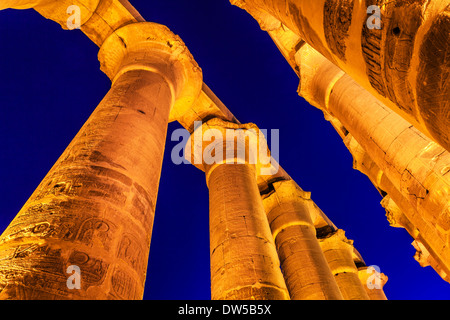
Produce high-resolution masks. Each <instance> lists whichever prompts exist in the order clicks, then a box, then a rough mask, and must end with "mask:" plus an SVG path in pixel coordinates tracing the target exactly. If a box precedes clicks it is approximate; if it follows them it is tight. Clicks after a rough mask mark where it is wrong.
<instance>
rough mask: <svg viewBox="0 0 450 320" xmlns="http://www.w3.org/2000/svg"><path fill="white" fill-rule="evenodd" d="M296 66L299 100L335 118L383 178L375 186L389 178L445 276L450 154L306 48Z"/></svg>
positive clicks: (299, 53)
mask: <svg viewBox="0 0 450 320" xmlns="http://www.w3.org/2000/svg"><path fill="white" fill-rule="evenodd" d="M296 60H297V63H298V65H301V69H300V74H301V76H300V79H301V83H300V88H299V89H300V94H301V95H302V96H303V97H304V98H305V99H306V100H307V101H308V102H310V103H311V104H313V105H314V106H317V107H318V108H320V109H321V110H324V111H326V112H329V113H330V114H331V115H332V116H334V117H336V118H338V119H339V121H340V122H341V123H342V125H343V126H344V127H345V128H346V130H348V132H349V133H350V134H351V135H352V136H353V137H354V139H355V140H356V141H357V142H358V144H359V145H360V146H361V147H362V149H363V150H364V151H365V152H367V154H368V156H369V157H370V159H372V160H373V162H374V163H375V164H376V165H377V167H378V168H379V172H381V173H382V174H381V175H380V174H377V175H376V176H375V177H374V178H375V179H376V180H380V182H379V183H381V182H382V181H383V180H384V178H383V177H385V178H387V179H388V180H389V181H390V182H389V184H391V185H392V187H393V189H395V190H392V191H391V190H386V191H388V193H390V194H393V193H394V192H395V193H398V194H399V196H401V197H402V198H404V200H405V201H407V202H409V206H410V207H411V208H413V211H415V212H412V213H411V214H409V213H408V211H405V214H408V219H409V220H410V221H411V222H412V223H413V224H414V226H415V227H416V228H419V229H420V233H421V234H422V235H423V237H424V238H426V242H427V243H429V244H430V246H432V251H433V252H434V255H435V257H436V258H437V260H441V261H442V262H443V264H444V265H445V266H444V269H447V270H448V269H449V265H450V260H449V259H448V257H447V256H448V254H447V253H448V250H446V248H447V247H448V243H449V236H448V235H449V230H450V221H449V219H448V216H449V212H450V211H449V210H450V207H449V202H448V198H449V190H450V180H449V176H448V171H449V166H448V163H449V160H450V153H449V152H448V151H446V150H445V149H444V148H442V147H441V146H439V145H438V144H437V143H435V142H433V141H431V140H430V139H428V138H427V137H426V136H425V135H423V134H422V133H420V132H419V131H418V130H417V129H416V128H414V127H413V126H412V125H411V124H410V123H408V122H407V121H406V120H404V119H403V118H401V117H400V116H398V115H397V114H395V113H394V112H393V111H391V110H390V109H388V108H387V107H386V106H384V105H383V104H382V103H380V101H378V100H377V99H376V98H375V97H373V96H372V95H371V94H370V93H368V92H367V91H365V90H364V89H363V88H362V87H361V86H359V85H358V84H357V83H355V82H354V81H353V80H352V79H351V78H350V77H349V76H348V75H346V74H344V73H343V72H342V71H341V70H339V69H338V68H337V67H336V66H334V65H333V64H332V63H330V62H329V61H327V60H326V59H325V58H324V57H323V56H321V55H320V54H319V53H318V52H317V51H315V50H314V49H312V48H311V47H310V46H307V45H304V46H302V47H301V48H300V49H299V50H298V52H297V54H296ZM380 187H381V188H384V187H383V186H381V185H380ZM390 189H392V188H390ZM396 190H397V191H396ZM396 199H398V197H396ZM399 203H400V202H398V203H397V204H399ZM430 252H431V251H430Z"/></svg>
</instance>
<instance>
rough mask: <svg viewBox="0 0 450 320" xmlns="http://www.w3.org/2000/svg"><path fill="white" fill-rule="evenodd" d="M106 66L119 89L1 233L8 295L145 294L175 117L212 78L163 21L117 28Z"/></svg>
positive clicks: (1, 291) (1, 292) (2, 278)
mask: <svg viewBox="0 0 450 320" xmlns="http://www.w3.org/2000/svg"><path fill="white" fill-rule="evenodd" d="M99 60H100V62H101V65H102V69H103V70H104V71H105V73H106V74H107V75H108V76H109V77H110V78H111V79H112V81H113V84H112V87H111V90H110V91H109V92H108V94H107V95H106V96H105V98H104V99H103V100H102V101H101V102H100V104H99V105H98V107H97V108H96V110H95V111H94V112H93V114H92V115H91V116H90V118H89V119H88V121H87V122H86V123H85V125H84V126H83V127H82V128H81V130H80V132H79V133H78V134H77V135H76V137H75V138H74V139H73V141H72V142H71V143H70V145H69V146H68V147H67V149H66V150H65V151H64V153H63V154H62V156H61V157H60V158H59V159H58V161H57V162H56V164H55V165H54V166H53V167H52V168H51V170H50V172H49V173H48V174H47V175H46V177H45V178H44V180H43V181H42V182H41V184H40V185H39V186H38V188H37V189H36V191H35V192H34V193H33V194H32V196H31V197H30V199H29V200H28V201H27V202H26V204H25V205H24V207H23V208H22V209H21V210H20V212H19V213H18V215H17V216H16V217H15V219H14V220H13V221H12V223H11V224H10V225H9V227H8V228H7V229H6V231H5V232H4V233H3V234H2V235H1V237H0V298H2V299H141V298H142V296H143V291H144V282H145V277H146V270H147V261H148V254H149V247H150V240H151V232H152V225H153V218H154V213H155V205H156V198H157V193H158V185H159V178H160V173H161V166H162V160H163V153H164V145H165V139H166V130H167V123H168V119H169V114H170V113H171V109H173V110H172V112H174V111H175V110H178V111H180V110H183V109H184V108H186V107H189V104H190V103H192V102H193V101H194V99H195V98H196V96H197V95H198V94H199V92H200V89H201V84H202V77H201V72H200V69H199V68H198V67H197V64H196V63H195V61H194V60H193V58H192V56H191V55H190V54H189V52H188V50H187V49H186V47H185V46H184V44H183V42H182V41H181V40H180V39H179V38H178V37H177V36H175V35H174V34H172V33H171V32H170V30H168V29H167V28H166V27H164V26H161V25H158V24H154V23H136V24H130V25H127V26H125V27H123V28H121V29H119V30H116V32H115V33H114V34H113V35H111V36H110V37H109V38H108V39H107V40H106V41H105V43H104V44H103V46H102V47H101V49H100V52H99ZM69 266H76V267H78V268H79V270H80V279H81V288H80V289H69V287H68V285H67V280H68V278H69V276H71V274H68V273H67V269H68V267H69Z"/></svg>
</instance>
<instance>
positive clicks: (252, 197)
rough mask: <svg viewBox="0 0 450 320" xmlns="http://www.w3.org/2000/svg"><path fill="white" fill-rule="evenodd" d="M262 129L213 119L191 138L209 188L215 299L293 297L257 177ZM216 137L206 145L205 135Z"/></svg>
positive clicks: (206, 137)
mask: <svg viewBox="0 0 450 320" xmlns="http://www.w3.org/2000/svg"><path fill="white" fill-rule="evenodd" d="M208 129H209V130H208ZM258 131H259V130H258V128H257V127H256V126H255V125H253V124H247V125H237V124H234V123H230V122H225V121H222V120H220V119H218V118H214V119H211V120H209V121H208V122H207V123H205V124H203V125H202V126H201V127H198V128H197V129H196V130H195V131H194V133H193V134H192V135H191V139H190V141H188V145H191V146H192V149H191V152H192V156H193V158H194V159H190V160H191V162H192V163H193V164H194V165H195V166H196V167H198V168H199V169H202V170H204V171H205V173H206V181H207V185H208V188H209V205H210V209H209V210H210V222H209V223H210V250H211V297H212V299H213V300H222V299H225V300H279V299H289V294H288V291H287V289H286V285H285V282H284V279H283V275H282V273H281V270H280V262H279V259H278V256H277V252H276V248H275V244H274V240H273V237H272V234H271V232H270V227H269V224H268V221H267V217H266V214H265V212H264V207H263V204H262V200H261V196H260V194H259V190H258V185H257V182H256V181H257V180H256V179H257V175H258V174H259V173H260V172H261V167H260V166H259V165H258V164H257V163H256V162H255V161H254V160H255V159H252V152H254V151H255V149H254V146H255V143H257V140H258V135H259V134H258ZM234 134H236V135H237V136H238V138H237V141H235V139H234V137H233V136H232V135H234ZM213 136H214V141H213V142H212V143H210V142H208V143H206V145H205V143H203V144H202V137H203V141H205V142H206V141H211V139H212V137H213ZM246 143H247V144H249V147H248V148H247V147H246ZM241 151H242V152H241Z"/></svg>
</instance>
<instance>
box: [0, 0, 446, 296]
mask: <svg viewBox="0 0 450 320" xmlns="http://www.w3.org/2000/svg"><path fill="white" fill-rule="evenodd" d="M130 2H131V3H132V4H133V5H134V6H135V7H136V9H137V10H138V11H139V12H140V13H141V15H142V16H143V17H144V18H145V19H146V20H147V21H152V22H158V23H161V24H165V25H167V26H168V27H169V28H170V29H171V30H172V31H173V32H175V33H177V34H178V35H180V36H181V38H182V39H183V40H184V42H185V43H186V44H187V45H188V47H189V49H190V51H191V52H192V54H193V55H194V57H195V58H196V60H197V62H198V63H199V65H200V66H201V67H202V69H203V74H204V81H205V83H206V84H207V85H208V86H209V87H210V88H211V89H212V90H213V91H214V92H215V94H216V95H217V96H218V97H219V98H220V99H221V100H222V101H223V102H224V103H225V105H226V106H227V107H228V108H229V109H230V110H231V111H232V112H233V114H234V115H235V116H236V117H237V118H238V119H239V120H240V121H241V122H242V123H245V122H254V123H256V124H257V125H258V126H259V127H260V128H262V129H268V130H270V129H279V130H280V164H281V166H282V167H283V168H284V169H285V170H286V171H287V172H288V173H289V174H290V175H291V176H292V178H293V179H294V180H295V181H296V182H297V183H298V184H299V185H300V186H301V187H302V188H303V189H304V190H307V191H311V192H312V197H313V199H314V201H315V202H316V203H317V204H318V205H319V207H321V209H322V210H323V211H324V212H325V214H326V215H327V216H328V217H330V219H332V221H333V222H334V223H335V224H336V225H337V226H338V227H340V228H342V229H344V230H345V231H346V235H347V237H348V238H349V239H353V240H354V241H355V242H354V244H355V246H356V247H357V249H358V250H359V251H360V253H361V254H362V256H363V258H364V259H365V261H366V263H367V265H378V266H379V268H380V269H381V272H383V273H385V274H386V275H387V276H388V277H389V281H388V282H387V284H386V286H385V292H386V295H387V297H388V298H389V299H450V284H448V283H447V282H445V281H443V280H442V279H441V278H440V277H439V276H438V275H437V273H436V272H435V271H434V270H433V269H431V267H427V268H422V267H420V266H419V264H418V263H417V262H416V261H415V260H414V259H413V255H414V252H415V250H414V248H413V247H412V246H411V242H412V241H413V239H412V238H411V237H410V236H409V235H408V233H407V232H406V231H405V230H403V229H397V228H392V227H390V226H389V224H388V222H387V219H386V217H385V211H384V209H383V208H382V207H381V205H380V204H379V203H380V201H381V196H380V195H379V193H378V192H377V191H376V189H375V188H374V187H373V185H372V184H371V183H370V181H369V180H368V179H367V178H366V177H365V176H364V175H363V174H361V173H359V172H358V171H356V170H354V169H352V157H351V155H350V153H349V152H348V150H347V149H346V147H345V146H344V144H343V142H342V140H341V138H340V137H339V136H338V134H337V133H336V132H335V131H334V129H333V127H332V126H331V124H329V123H328V122H327V121H325V120H324V118H323V114H322V113H321V112H320V111H318V110H316V109H315V108H314V107H312V106H310V105H309V104H308V103H306V102H305V101H304V100H303V98H301V97H299V96H298V95H297V93H296V90H297V86H298V78H297V76H296V74H295V73H294V72H293V71H292V69H291V68H290V66H289V65H288V63H287V62H286V61H285V60H284V58H283V57H282V55H281V54H280V53H279V51H278V49H277V48H276V46H275V45H274V43H273V42H272V40H271V39H270V38H269V36H268V35H267V34H266V33H265V32H263V31H261V30H260V29H259V26H258V24H257V23H256V22H255V21H254V20H253V19H252V18H251V17H250V16H249V15H248V14H247V13H245V12H244V11H243V10H241V9H239V8H237V7H234V6H232V5H230V4H229V2H228V0H220V1H219V0H214V1H205V0H131V1H130ZM0 49H1V50H0V150H1V152H0V163H1V165H0V232H3V230H4V229H5V228H6V226H7V225H8V224H9V223H10V221H11V220H12V219H13V217H14V216H15V215H16V214H17V212H18V211H19V210H20V208H21V207H22V205H23V204H24V203H25V202H26V200H27V199H28V197H29V196H30V195H31V193H32V192H33V191H34V189H35V188H36V187H37V185H38V184H39V182H40V181H41V180H42V179H43V178H44V176H45V174H46V173H47V172H48V170H49V169H50V167H51V166H52V165H53V164H54V162H55V161H56V160H57V159H58V157H59V156H60V155H61V153H62V152H63V150H64V149H65V147H66V146H67V145H68V144H69V142H70V141H71V139H72V138H73V137H74V136H75V134H76V133H77V132H78V130H79V129H80V128H81V126H82V125H83V123H84V122H85V121H86V120H87V118H88V117H89V115H90V113H91V112H92V111H93V110H94V108H95V107H96V106H97V104H98V103H99V102H100V100H101V99H102V98H103V97H104V95H105V94H106V93H107V91H108V90H109V88H110V80H109V79H108V78H107V77H106V76H105V75H104V74H103V73H102V72H101V71H100V69H99V62H98V60H97V52H98V47H97V46H96V45H94V44H93V43H91V41H90V40H89V39H88V38H87V37H86V36H85V35H84V34H82V33H81V31H79V30H75V31H64V30H62V29H61V27H60V26H59V25H58V24H56V23H54V22H52V21H50V20H46V19H44V18H43V17H41V16H40V15H39V14H38V13H36V12H35V11H33V10H5V11H0ZM177 128H180V125H178V124H177V123H171V124H170V125H169V131H168V139H167V145H166V154H165V161H164V165H163V170H162V174H161V183H160V190H159V196H158V203H157V206H156V218H155V223H154V229H153V237H152V245H151V252H150V259H149V269H148V277H147V283H146V292H145V296H144V299H209V298H210V279H209V276H210V273H209V236H208V232H209V230H208V189H207V187H206V183H205V178H204V174H203V173H202V172H201V171H199V170H198V169H196V168H194V167H193V166H191V165H178V166H177V165H174V164H173V163H172V162H171V161H170V152H171V149H172V147H173V146H174V145H176V144H177V143H178V142H177V141H174V142H173V141H170V137H171V133H172V132H173V130H174V129H177Z"/></svg>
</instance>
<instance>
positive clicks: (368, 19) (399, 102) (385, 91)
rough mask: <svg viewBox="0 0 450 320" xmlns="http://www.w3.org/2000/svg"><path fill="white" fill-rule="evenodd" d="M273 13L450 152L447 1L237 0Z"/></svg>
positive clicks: (261, 17) (262, 15)
mask: <svg viewBox="0 0 450 320" xmlns="http://www.w3.org/2000/svg"><path fill="white" fill-rule="evenodd" d="M231 3H232V4H234V5H237V6H239V7H241V8H243V9H245V10H246V11H248V12H249V13H250V14H252V15H254V16H255V18H256V19H257V20H258V21H259V22H261V21H264V22H266V23H265V25H262V27H263V28H267V24H268V22H269V26H272V25H274V22H273V21H271V19H268V18H267V17H266V16H267V15H271V16H273V17H274V18H276V19H277V20H279V21H280V22H281V23H282V24H283V25H285V26H286V27H287V28H288V29H290V30H292V32H294V33H295V34H296V35H297V36H299V37H301V38H302V39H303V40H304V41H306V42H307V43H308V44H309V45H311V46H312V47H313V48H314V49H316V50H317V51H318V52H320V53H321V54H322V55H323V56H324V57H325V58H327V59H328V60H329V61H331V62H333V63H334V64H335V65H336V66H338V67H339V68H340V69H342V70H343V71H344V72H346V73H347V74H348V75H349V76H351V77H352V78H353V79H354V80H355V81H356V82H357V83H358V84H360V85H361V86H363V87H364V88H365V89H366V90H368V91H370V93H371V94H373V95H374V96H376V97H377V98H378V99H379V100H380V101H381V102H383V103H384V104H385V105H386V106H388V107H389V108H391V109H392V110H394V111H395V112H397V113H398V114H400V115H401V116H402V117H403V118H405V119H406V120H407V121H408V122H410V123H411V124H413V125H414V126H415V127H416V128H417V129H419V130H420V131H421V132H422V133H424V134H426V135H427V136H428V137H430V138H432V139H434V140H435V141H436V142H438V143H439V144H441V145H442V146H443V147H444V148H446V149H447V150H450V130H449V126H448V122H449V121H450V119H449V113H448V102H447V100H448V99H445V98H443V97H448V96H449V95H450V91H449V90H450V89H449V87H448V86H446V81H447V80H446V79H447V78H446V77H445V74H446V72H447V70H448V67H447V60H446V56H447V55H448V52H449V51H448V50H449V49H448V45H447V38H448V33H449V30H450V19H449V13H450V4H449V2H448V0H433V1H424V0H420V1H419V0H418V1H403V2H398V1H396V2H395V3H393V2H392V1H391V0H366V1H352V0H315V1H311V0H231Z"/></svg>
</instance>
